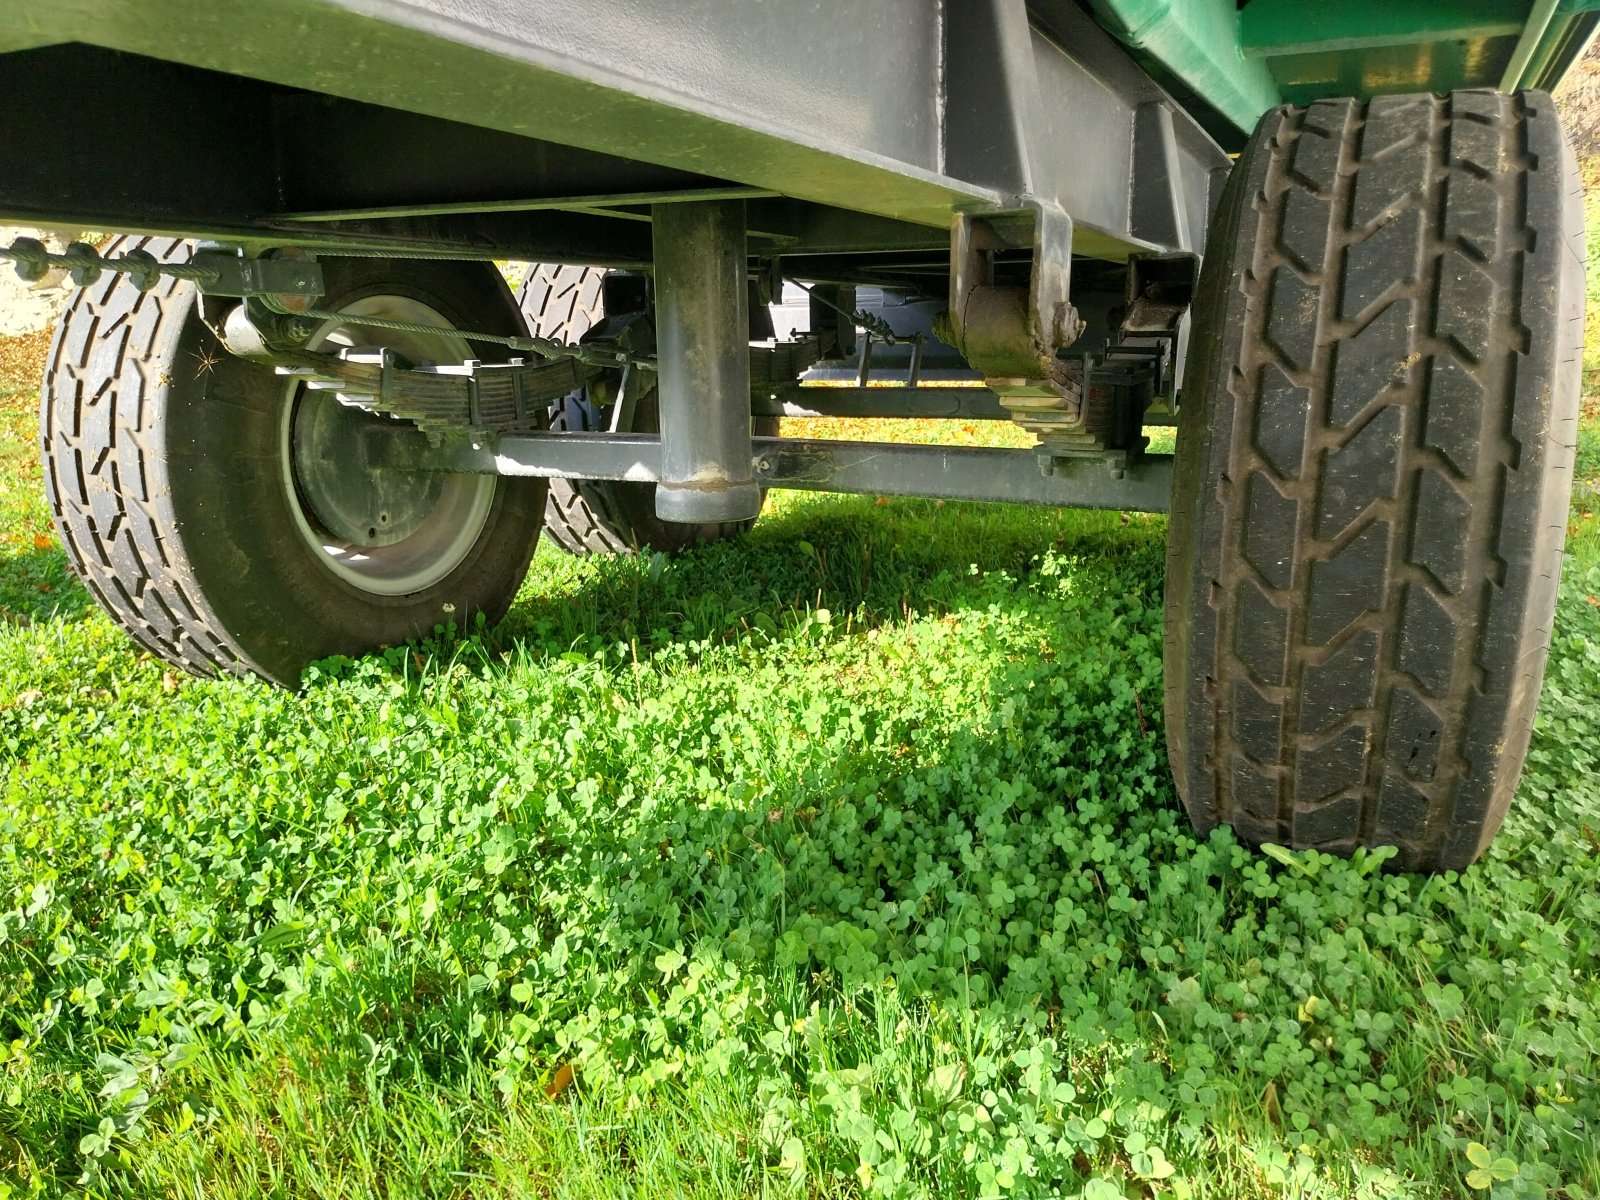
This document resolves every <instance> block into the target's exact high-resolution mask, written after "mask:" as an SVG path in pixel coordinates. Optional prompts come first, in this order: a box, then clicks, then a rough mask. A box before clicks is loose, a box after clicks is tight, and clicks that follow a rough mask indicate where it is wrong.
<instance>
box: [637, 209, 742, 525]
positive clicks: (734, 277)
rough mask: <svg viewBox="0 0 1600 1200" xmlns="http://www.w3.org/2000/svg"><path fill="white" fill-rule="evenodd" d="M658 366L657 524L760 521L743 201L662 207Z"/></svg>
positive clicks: (658, 212)
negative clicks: (753, 450)
mask: <svg viewBox="0 0 1600 1200" xmlns="http://www.w3.org/2000/svg"><path fill="white" fill-rule="evenodd" d="M652 219H653V221H654V225H655V234H654V237H655V264H656V360H657V364H658V367H659V373H658V387H659V392H658V398H659V404H660V409H661V482H660V483H659V484H658V485H657V487H656V516H658V517H660V518H661V519H662V520H663V521H681V522H685V523H689V524H694V523H698V522H702V521H744V520H748V519H749V518H751V517H754V516H755V515H756V514H757V513H759V512H760V511H761V488H760V485H759V484H757V483H756V480H755V468H754V465H753V456H752V454H751V450H750V333H749V326H750V314H749V289H748V286H747V282H746V277H747V274H748V268H747V264H746V259H745V238H744V234H745V227H744V201H742V200H696V201H689V202H687V203H683V204H658V205H656V206H655V207H654V210H653V212H652Z"/></svg>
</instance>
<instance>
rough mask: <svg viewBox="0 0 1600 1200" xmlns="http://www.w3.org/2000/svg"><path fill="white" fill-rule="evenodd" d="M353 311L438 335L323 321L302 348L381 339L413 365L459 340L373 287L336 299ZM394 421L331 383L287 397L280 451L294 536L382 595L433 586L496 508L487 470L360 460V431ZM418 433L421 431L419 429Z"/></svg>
mask: <svg viewBox="0 0 1600 1200" xmlns="http://www.w3.org/2000/svg"><path fill="white" fill-rule="evenodd" d="M342 309H343V311H344V312H346V313H350V314H352V315H354V316H357V317H362V316H371V317H380V318H384V319H386V320H393V321H406V322H413V323H419V324H424V325H429V326H432V327H434V328H438V329H440V330H441V332H440V333H438V334H416V333H397V332H393V331H389V330H383V329H379V328H376V327H369V328H366V329H363V327H362V326H361V323H360V322H359V320H352V321H348V322H341V323H338V324H333V323H330V324H329V325H328V326H326V327H324V329H323V330H321V331H319V332H318V333H317V334H315V335H314V336H313V337H312V338H311V339H310V340H309V341H308V342H307V347H306V348H307V349H309V350H319V349H326V348H331V347H336V346H356V345H362V346H367V345H383V346H387V347H390V348H392V349H394V350H396V351H398V352H400V353H401V354H402V355H404V357H405V358H406V359H407V360H409V361H411V362H415V363H457V362H463V361H465V360H466V359H467V358H468V357H470V351H469V349H468V346H467V343H466V342H465V340H463V339H462V338H461V337H460V336H458V335H457V334H455V333H451V332H444V330H446V329H448V327H449V324H450V322H449V321H448V320H447V319H446V318H445V316H444V315H443V314H442V313H439V312H437V311H436V310H434V309H433V308H431V307H429V306H428V305H426V304H423V303H422V302H420V301H418V300H413V299H411V298H409V297H405V296H391V295H374V296H366V297H363V298H361V299H359V300H355V301H352V302H350V303H347V304H344V305H343V306H342ZM391 424H392V422H391V421H390V420H389V419H388V418H386V417H382V416H378V415H376V414H373V413H370V412H366V411H365V410H363V409H361V408H359V407H356V406H354V405H352V404H346V403H344V402H342V400H341V398H340V396H339V394H338V393H337V392H332V391H322V390H317V391H301V390H299V389H298V388H295V389H293V390H291V391H290V392H289V394H288V395H287V396H286V397H285V404H284V418H283V443H282V445H283V457H284V465H285V467H286V468H287V472H286V473H287V475H288V483H289V489H290V500H291V502H292V505H293V509H294V513H295V519H296V525H297V527H298V529H299V531H300V535H301V537H302V538H303V539H304V540H305V542H306V544H307V545H308V546H310V547H311V548H312V549H313V550H314V551H315V552H316V553H317V555H318V557H319V559H320V560H321V561H322V563H323V564H324V565H325V566H326V567H327V568H328V569H329V570H331V571H332V572H333V573H334V574H335V575H337V576H339V577H340V578H341V579H343V580H344V581H345V582H346V583H348V584H351V585H352V586H354V587H356V588H358V589H359V590H361V591H364V592H368V593H371V594H374V595H380V596H403V595H408V594H411V593H413V592H419V591H422V590H424V589H425V588H429V587H432V586H433V585H435V584H436V583H438V582H439V581H440V580H442V579H444V578H446V577H447V576H448V575H450V573H451V572H452V571H454V570H455V569H456V568H457V567H459V566H461V564H462V563H464V562H465V561H466V560H467V558H468V556H469V555H470V554H471V553H472V550H473V547H474V546H475V545H477V542H478V538H479V535H480V534H481V533H482V532H483V530H484V528H485V526H486V525H487V523H488V520H489V515H490V512H491V510H492V509H493V506H494V496H495V487H496V481H495V479H494V478H493V477H491V476H470V475H430V474H426V473H420V472H403V471H386V470H382V469H372V468H369V467H367V466H365V465H364V463H363V456H362V453H361V439H362V437H363V436H364V435H365V434H366V433H367V432H369V431H371V430H373V429H374V428H383V427H386V426H389V425H391ZM416 436H417V437H424V436H426V435H425V434H424V433H422V432H421V431H420V430H418V431H417V433H416Z"/></svg>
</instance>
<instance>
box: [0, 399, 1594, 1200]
mask: <svg viewBox="0 0 1600 1200" xmlns="http://www.w3.org/2000/svg"><path fill="white" fill-rule="evenodd" d="M32 421H33V416H32V398H31V396H29V395H27V394H26V393H24V392H21V391H19V390H16V389H15V388H13V390H12V393H11V394H10V395H9V396H8V397H7V398H4V399H0V605H3V606H4V609H3V613H0V1197H5V1198H9V1197H15V1196H34V1195H57V1194H63V1193H67V1192H71V1191H74V1190H76V1189H79V1188H81V1189H83V1190H85V1191H87V1192H88V1193H89V1194H92V1195H111V1196H161V1197H174V1196H175V1197H186V1196H201V1195H204V1196H208V1197H232V1196H240V1197H243V1196H263V1195H267V1196H283V1197H295V1198H300V1197H309V1196H326V1197H335V1196H338V1197H346V1196H349V1197H360V1196H377V1195H382V1196H392V1197H410V1196H430V1197H431V1196H438V1197H457V1196H473V1197H480V1196H482V1197H493V1196H524V1195H535V1196H562V1197H567V1196H571V1197H580V1196H583V1197H587V1196H661V1197H668V1196H696V1197H699V1196H741V1197H742V1196H774V1197H786V1196H796V1197H799V1196H807V1197H809V1196H856V1195H868V1196H892V1197H900V1196H906V1197H910V1196H936V1197H949V1196H969V1195H970V1196H998V1195H1016V1196H1063V1195H1065V1196H1072V1195H1078V1194H1080V1193H1081V1194H1082V1195H1084V1196H1088V1197H1092V1198H1095V1200H1112V1198H1114V1197H1140V1196H1173V1197H1183V1196H1209V1197H1226V1198H1233V1197H1252V1196H1262V1197H1265V1196H1278V1195H1294V1196H1318V1197H1321V1196H1350V1197H1355V1196H1415V1197H1439V1196H1461V1195H1467V1194H1479V1193H1477V1192H1476V1191H1475V1189H1474V1188H1473V1187H1471V1186H1469V1183H1468V1179H1469V1173H1471V1172H1474V1171H1484V1170H1486V1171H1487V1174H1486V1175H1472V1176H1471V1179H1472V1181H1473V1182H1475V1183H1477V1182H1485V1181H1492V1182H1493V1185H1494V1187H1493V1191H1494V1195H1495V1196H1537V1195H1553V1196H1562V1197H1567V1198H1570V1200H1579V1198H1581V1197H1589V1196H1594V1195H1595V1194H1596V1192H1597V1191H1600V1150H1597V1148H1596V1147H1597V1145H1600V1136H1597V1133H1596V1131H1597V1129H1600V1065H1597V1054H1600V983H1597V978H1600V891H1597V887H1596V882H1597V879H1600V836H1597V834H1596V829H1597V828H1600V782H1597V780H1600V761H1597V748H1596V739H1595V731H1596V718H1595V711H1596V700H1597V697H1600V606H1597V600H1596V596H1597V594H1600V532H1597V529H1600V521H1597V520H1596V519H1595V517H1594V516H1593V514H1592V512H1591V513H1590V515H1589V516H1588V517H1585V516H1584V513H1585V512H1587V511H1589V509H1591V508H1592V507H1593V506H1594V504H1595V500H1594V499H1593V497H1592V493H1586V492H1582V491H1580V494H1579V500H1578V503H1577V504H1576V505H1575V510H1574V518H1573V521H1574V529H1573V537H1572V539H1571V545H1572V550H1573V553H1572V555H1571V558H1570V559H1569V562H1568V564H1567V567H1566V574H1565V581H1564V584H1563V590H1562V596H1561V606H1560V611H1559V615H1558V623H1557V627H1556V632H1555V649H1554V653H1553V656H1552V660H1551V668H1550V672H1549V677H1548V681H1547V684H1546V690H1545V693H1544V700H1543V703H1542V705H1541V709H1540V716H1539V721H1538V726H1537V731H1536V736H1535V741H1534V745H1533V749H1532V752H1531V754H1530V757H1529V767H1528V771H1527V773H1526V775H1525V778H1524V780H1523V784H1522V788H1521V793H1520V795H1519V798H1518V803H1517V805H1516V808H1515V810H1514V812H1513V815H1512V817H1511V819H1510V821H1509V822H1508V824H1507V826H1506V829H1505V832H1504V833H1503V834H1502V836H1501V837H1500V839H1499V840H1498V842H1497V843H1496V845H1495V846H1494V848H1493V849H1492V850H1491V852H1490V854H1489V856H1488V857H1487V859H1486V860H1485V861H1484V862H1483V863H1482V864H1481V865H1479V866H1478V867H1476V868H1474V869H1473V870H1471V871H1469V872H1467V873H1465V874H1464V875H1462V876H1459V877H1458V876H1455V875H1446V876H1443V877H1440V878H1434V879H1422V878H1413V877H1408V876H1397V875H1392V874H1386V873H1385V872H1384V871H1382V870H1381V865H1382V857H1383V856H1382V855H1371V856H1367V857H1364V858H1360V859H1357V860H1356V861H1353V862H1342V861H1335V860H1332V859H1329V858H1326V857H1319V856H1316V855H1309V854H1307V855H1289V854H1264V853H1256V852H1252V851H1249V850H1246V849H1244V848H1242V847H1240V846H1239V845H1237V844H1236V843H1235V842H1234V840H1233V839H1232V837H1231V835H1230V834H1229V833H1228V832H1226V831H1219V832H1217V833H1215V834H1213V835H1212V836H1210V837H1209V838H1206V839H1203V840H1197V839H1196V838H1195V837H1194V836H1193V835H1192V833H1191V832H1190V830H1189V827H1188V824H1187V822H1186V820H1185V818H1184V816H1183V814H1182V812H1181V809H1180V806H1179V804H1178V802H1177V799H1176V797H1175V794H1174V791H1173V786H1172V780H1171V776H1170V774H1169V772H1168V769H1167V766H1166V759H1165V752H1164V749H1163V742H1162V718H1161V612H1160V604H1161V574H1162V548H1163V538H1164V534H1165V522H1164V521H1163V520H1161V519H1159V518H1150V517H1137V516H1135V517H1128V518H1123V517H1120V516H1118V515H1114V514H1098V515H1097V514H1085V513H1056V512H1040V511H1025V510H1011V509H1003V508H986V507H982V506H975V505H959V504H950V505H938V504H933V503H926V502H902V501H894V502H890V503H886V504H878V503H874V502H873V501H872V500H871V499H870V498H869V499H841V498H829V497H805V496H789V497H779V498H775V502H774V504H773V506H772V511H771V512H770V513H769V515H768V516H767V517H765V518H764V519H763V521H762V523H761V525H760V526H758V528H757V529H756V531H755V533H754V534H753V535H752V536H751V537H750V538H749V539H748V540H747V541H746V542H744V543H743V544H741V545H738V546H718V547H712V548H708V549H706V550H704V551H702V552H699V553H696V554H692V555H688V556H685V557H683V558H681V559H678V560H674V561H666V560H663V559H659V558H657V559H650V558H645V559H640V560H626V559H618V560H609V561H586V562H580V561H576V560H572V559H568V558H564V557H562V556H560V555H558V554H556V553H554V552H553V551H551V550H549V549H548V548H545V549H541V551H540V553H539V556H538V558H537V559H536V563H535V569H534V571H533V573H532V575H531V577H530V579H529V582H528V585H527V587H526V590H525V591H524V593H523V595H522V596H521V598H520V599H519V601H518V603H517V605H516V607H515V608H514V610H513V612H512V615H511V618H510V619H509V621H508V622H507V623H506V625H505V626H504V627H503V628H502V629H501V630H500V631H498V632H496V633H495V634H493V635H490V636H475V637H468V638H453V637H449V636H446V635H441V636H440V637H438V638H436V639H435V640H434V641H433V642H432V643H430V644H429V645H426V646H420V647H413V648H407V649H403V650H397V651H393V652H390V653H389V654H387V655H386V656H384V657H381V658H374V659H371V660H367V661H363V662H358V663H335V664H329V665H328V666H327V668H326V669H324V670H321V671H319V672H318V673H317V675H316V676H315V678H313V679H312V681H311V683H310V685H309V687H308V688H307V689H306V691H305V692H304V694H302V695H296V696H290V695H285V694H282V693H279V692H274V691H271V690H269V689H267V688H265V687H263V686H260V685H257V684H254V683H250V682H240V681H234V680H225V681H198V680H192V679H188V678H182V677H178V676H175V675H174V674H173V673H171V672H170V671H168V670H166V669H164V668H163V667H162V666H161V664H159V663H157V662H154V661H151V660H150V659H149V658H148V657H146V656H142V655H141V654H139V653H138V652H137V651H136V649H135V648H134V647H133V645H132V644H131V643H130V642H129V641H128V640H127V639H125V638H124V637H123V636H122V635H121V634H120V633H118V632H117V630H116V629H115V628H114V627H113V626H112V625H111V623H110V622H109V621H108V620H107V619H106V618H105V617H103V616H102V615H100V614H99V613H98V611H97V610H95V609H94V608H93V607H92V606H91V605H90V604H89V603H88V601H87V598H86V597H85V595H84V594H83V592H82V591H81V590H80V589H79V588H78V586H77V585H76V584H75V583H73V582H71V580H70V577H69V575H68V574H67V572H66V569H65V566H64V563H63V561H62V556H61V554H60V551H59V550H58V549H57V548H56V547H55V545H54V543H53V540H52V535H51V534H50V533H49V522H48V515H47V513H46V510H45V507H44V505H43V502H42V500H41V495H40V483H39V479H38V465H37V455H36V452H35V450H34V448H33V445H32V440H31V439H32ZM988 433H989V431H984V432H983V433H981V434H975V435H974V436H988ZM1581 458H1582V461H1581V465H1580V476H1581V477H1582V478H1585V479H1591V480H1592V479H1594V478H1595V477H1596V476H1600V431H1597V429H1596V428H1595V426H1594V425H1593V424H1592V423H1591V424H1589V425H1586V427H1585V430H1584V433H1583V441H1582V445H1581ZM1585 496H1589V497H1590V499H1588V500H1587V501H1586V500H1585ZM1586 504H1587V506H1588V507H1586ZM568 1077H571V1078H572V1079H573V1082H572V1083H571V1084H570V1086H565V1087H559V1086H558V1085H559V1084H560V1083H561V1082H562V1081H563V1080H564V1079H565V1078H568ZM547 1089H549V1090H552V1091H555V1092H556V1094H555V1095H554V1097H553V1098H552V1097H550V1096H548V1095H547ZM1475 1144H1477V1145H1475ZM1479 1146H1481V1147H1482V1148H1483V1150H1486V1151H1487V1152H1489V1158H1488V1163H1489V1165H1488V1167H1487V1168H1486V1169H1485V1168H1483V1167H1482V1165H1481V1163H1478V1162H1475V1157H1474V1156H1477V1157H1478V1158H1481V1157H1482V1151H1481V1150H1480V1149H1479ZM1500 1177H1506V1178H1500ZM1482 1194H1488V1193H1487V1191H1485V1192H1484V1193H1482Z"/></svg>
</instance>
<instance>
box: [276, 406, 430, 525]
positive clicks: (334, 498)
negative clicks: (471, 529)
mask: <svg viewBox="0 0 1600 1200" xmlns="http://www.w3.org/2000/svg"><path fill="white" fill-rule="evenodd" d="M390 424H393V422H390V421H387V420H385V419H384V418H383V417H377V416H373V415H372V414H371V413H367V412H363V411H362V410H361V409H358V408H350V407H347V406H346V405H344V404H341V403H340V402H339V401H338V399H337V398H336V397H335V396H334V395H333V394H332V393H330V392H311V393H308V394H307V395H306V396H305V397H303V398H302V400H301V401H300V403H299V405H298V406H297V408H296V412H295V416H294V430H293V433H292V435H291V436H292V442H293V446H294V471H295V479H296V481H297V482H298V483H299V485H300V496H301V499H302V500H304V501H305V504H306V506H307V507H308V508H310V509H311V511H312V514H313V515H314V516H315V517H316V519H317V520H318V521H319V522H321V524H322V526H323V528H325V529H326V530H327V531H328V532H329V533H331V534H333V535H335V536H336V537H338V538H340V539H342V540H343V541H347V542H350V543H351V544H352V545H356V546H368V547H383V546H393V545H395V544H396V543H399V542H403V541H405V540H406V538H408V537H411V536H412V535H413V534H415V533H416V532H417V530H418V529H420V528H421V527H422V524H423V522H424V521H426V520H427V519H428V517H429V515H430V514H431V513H432V512H433V511H434V509H435V508H437V507H438V505H439V496H440V494H441V493H442V492H443V490H444V479H443V478H442V477H440V476H437V475H430V474H425V473H419V472H406V471H387V470H383V469H381V468H380V469H377V470H371V469H356V468H355V467H354V465H353V464H352V463H351V461H350V460H351V448H352V447H354V446H358V445H359V444H360V439H361V436H362V434H363V433H364V432H365V431H366V430H368V429H371V428H373V427H374V426H384V425H390ZM416 436H418V437H421V436H422V434H420V433H418V434H417V435H416Z"/></svg>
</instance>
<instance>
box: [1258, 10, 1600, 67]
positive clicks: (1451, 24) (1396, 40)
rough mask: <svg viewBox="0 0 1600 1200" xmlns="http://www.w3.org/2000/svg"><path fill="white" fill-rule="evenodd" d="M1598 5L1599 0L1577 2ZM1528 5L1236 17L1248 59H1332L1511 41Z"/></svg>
mask: <svg viewBox="0 0 1600 1200" xmlns="http://www.w3.org/2000/svg"><path fill="white" fill-rule="evenodd" d="M1581 2H1585V3H1588V2H1597V3H1600V0H1581ZM1527 15H1528V0H1430V2H1428V3H1415V2H1413V3H1388V4H1374V3H1373V2H1372V0H1320V2H1319V3H1315V4H1307V3H1305V0H1251V2H1250V3H1249V4H1248V5H1246V6H1245V8H1244V10H1243V11H1242V12H1241V13H1240V14H1239V40H1240V45H1241V47H1242V48H1243V50H1244V53H1245V55H1246V56H1247V57H1252V58H1259V57H1263V56H1266V55H1272V56H1277V55H1282V54H1300V53H1306V52H1313V51H1315V52H1322V53H1332V52H1337V51H1343V50H1358V49H1365V48H1368V47H1373V46H1393V45H1405V44H1412V43H1418V42H1424V43H1426V42H1439V41H1448V40H1466V41H1482V40H1483V39H1485V38H1491V37H1506V36H1511V37H1515V36H1517V35H1518V34H1519V33H1521V32H1522V26H1523V22H1524V21H1525V20H1526V19H1527Z"/></svg>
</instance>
